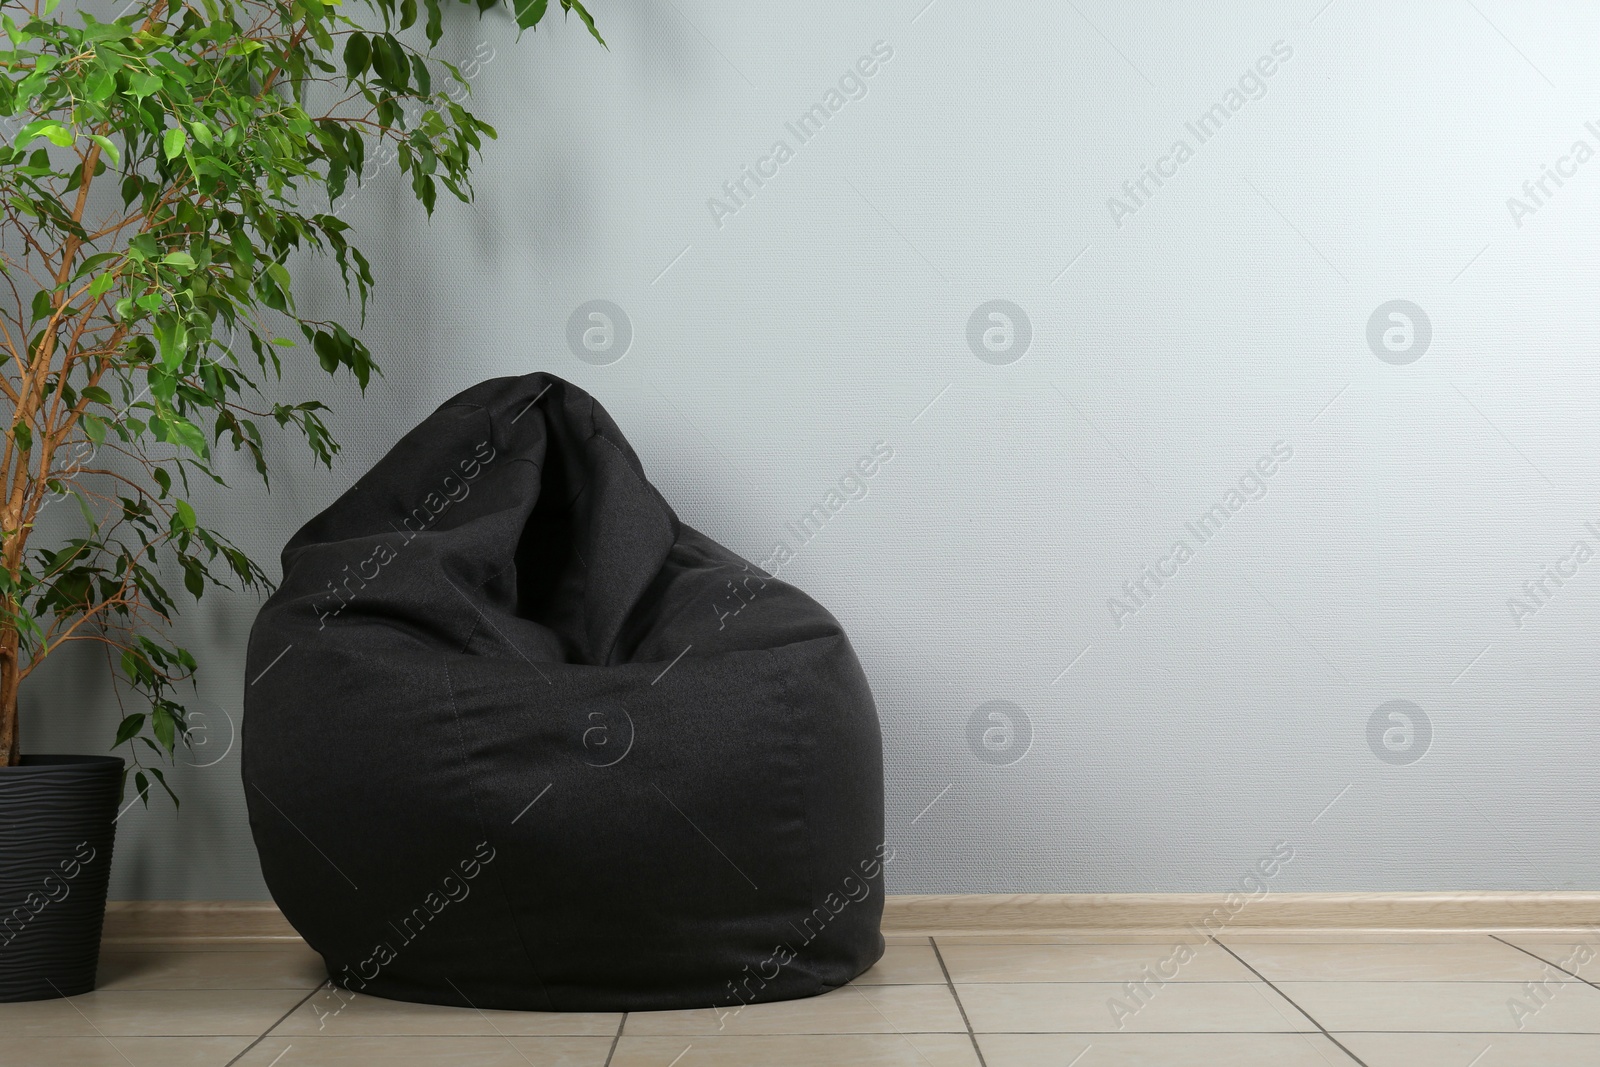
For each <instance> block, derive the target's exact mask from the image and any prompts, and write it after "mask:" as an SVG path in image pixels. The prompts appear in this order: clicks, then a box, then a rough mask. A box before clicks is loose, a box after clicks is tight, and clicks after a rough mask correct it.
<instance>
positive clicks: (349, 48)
mask: <svg viewBox="0 0 1600 1067" xmlns="http://www.w3.org/2000/svg"><path fill="white" fill-rule="evenodd" d="M371 62H372V44H371V42H369V41H368V40H367V35H366V34H364V33H352V34H351V35H350V36H349V38H348V39H347V40H346V41H345V42H344V73H345V78H346V80H347V81H355V80H356V79H357V78H359V77H361V75H363V74H365V73H366V72H367V65H368V64H369V63H371Z"/></svg>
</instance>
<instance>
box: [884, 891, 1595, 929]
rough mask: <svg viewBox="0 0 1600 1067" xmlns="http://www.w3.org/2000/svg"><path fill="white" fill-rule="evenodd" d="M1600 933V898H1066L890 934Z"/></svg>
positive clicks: (994, 901)
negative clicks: (1599, 927) (1599, 928)
mask: <svg viewBox="0 0 1600 1067" xmlns="http://www.w3.org/2000/svg"><path fill="white" fill-rule="evenodd" d="M1595 924H1600V893H1513V892H1504V893H1502V892H1470V893H1467V892H1463V893H1267V894H1265V895H1264V896H1260V897H1257V898H1250V897H1248V896H1246V895H1244V894H1229V893H1059V894H1048V895H1038V894H991V893H969V894H959V895H948V896H891V897H889V899H888V901H887V903H886V905H885V907H884V913H883V928H884V930H885V932H893V933H904V932H922V931H925V930H928V931H935V930H944V931H950V932H957V931H985V930H988V931H996V932H1002V931H1003V932H1013V933H1015V932H1031V931H1049V930H1108V929H1119V930H1136V929H1147V928H1148V929H1186V928H1188V927H1191V926H1194V927H1199V928H1201V929H1210V930H1217V929H1224V928H1226V929H1241V928H1250V929H1273V928H1280V929H1281V928H1284V927H1296V928H1309V929H1319V928H1320V929H1341V928H1358V927H1367V928H1382V929H1443V930H1456V929H1472V928H1485V927H1488V928H1520V927H1563V928H1569V927H1578V926H1591V925H1595Z"/></svg>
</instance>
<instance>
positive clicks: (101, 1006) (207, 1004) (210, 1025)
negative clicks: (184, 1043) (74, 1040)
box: [0, 989, 306, 1052]
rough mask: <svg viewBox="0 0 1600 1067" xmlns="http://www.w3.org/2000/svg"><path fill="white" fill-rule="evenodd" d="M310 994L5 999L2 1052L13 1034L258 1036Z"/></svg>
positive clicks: (176, 992) (152, 992) (149, 993)
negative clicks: (25, 1000)
mask: <svg viewBox="0 0 1600 1067" xmlns="http://www.w3.org/2000/svg"><path fill="white" fill-rule="evenodd" d="M305 995H306V994H305V991H304V990H298V989H181V990H180V989H170V990H169V989H161V990H156V989H149V990H143V989H123V990H97V991H95V992H93V993H85V994H83V995H82V996H78V997H73V998H72V999H71V1000H59V999H58V1000H38V1001H32V1002H29V1003H23V1004H0V1052H3V1050H4V1039H7V1038H12V1037H98V1036H101V1035H105V1036H107V1037H113V1038H115V1037H124V1036H127V1037H202V1036H210V1035H216V1036H222V1035H229V1034H240V1035H247V1036H249V1037H252V1038H253V1037H256V1036H257V1035H259V1034H262V1033H264V1032H265V1031H266V1029H267V1028H268V1027H269V1026H271V1025H272V1024H273V1023H275V1022H277V1021H278V1020H279V1019H280V1018H282V1017H283V1015H284V1013H285V1012H287V1011H288V1010H289V1009H290V1008H292V1007H294V1006H295V1005H296V1004H297V1003H299V1002H300V1000H301V998H303V997H304V996H305Z"/></svg>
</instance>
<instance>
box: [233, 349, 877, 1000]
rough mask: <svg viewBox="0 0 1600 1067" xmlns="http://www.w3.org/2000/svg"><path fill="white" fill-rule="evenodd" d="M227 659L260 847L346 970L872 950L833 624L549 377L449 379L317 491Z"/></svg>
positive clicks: (500, 981) (533, 993) (374, 979)
mask: <svg viewBox="0 0 1600 1067" xmlns="http://www.w3.org/2000/svg"><path fill="white" fill-rule="evenodd" d="M245 682H246V686H245V723H244V733H243V775H244V786H245V792H246V794H247V796H248V799H249V807H250V825H251V829H252V831H253V833H254V836H255V841H256V847H257V849H258V851H259V853H260V857H261V868H262V872H263V873H264V874H265V876H266V880H267V884H268V886H269V887H270V888H271V891H272V894H273V897H274V899H275V900H276V901H277V902H278V904H279V906H280V907H281V908H282V909H283V912H284V914H285V915H286V916H287V917H288V919H289V921H290V922H291V923H293V924H294V926H295V928H296V929H297V930H299V931H300V933H301V934H302V935H303V936H304V937H305V939H306V941H307V942H309V943H310V945H311V946H312V947H313V948H315V949H316V950H317V951H318V952H319V953H321V954H322V956H323V957H324V959H325V960H326V962H327V965H328V970H329V973H330V975H331V976H332V977H333V978H334V980H335V981H336V982H337V983H338V984H340V985H343V986H345V987H347V988H349V989H353V990H357V991H360V992H364V993H371V994H375V995H378V996H385V997H393V998H397V999H401V1000H413V1001H428V1002H435V1003H443V1004H468V1003H470V1004H473V1005H476V1006H477V1007H480V1008H520V1009H535V1010H568V1011H617V1010H648V1009H657V1008H685V1007H706V1006H721V1007H725V1008H735V1007H737V1006H739V1005H740V1004H742V1003H745V1002H751V1001H758V1000H781V999H787V998H793V997H803V996H810V995H813V994H817V993H822V992H825V991H827V990H829V989H832V988H836V987H838V986H840V985H842V984H844V983H846V982H848V981H849V980H851V979H852V978H854V977H855V976H856V975H858V974H860V973H861V972H862V971H863V970H865V969H866V968H868V967H870V966H871V965H872V964H873V963H874V962H875V961H876V960H877V959H878V958H879V956H880V955H881V953H882V950H883V940H882V938H881V937H880V936H879V932H878V925H879V918H880V915H881V911H882V905H883V877H882V874H883V863H884V862H885V860H886V855H885V849H884V846H883V776H882V775H883V772H882V756H881V740H880V735H879V728H878V720H877V715H876V713H875V711H874V708H873V703H872V696H871V693H870V691H869V689H868V686H867V681H866V678H865V676H864V675H863V673H862V670H861V667H860V664H859V663H858V662H857V660H856V657H855V654H854V652H853V651H852V650H851V648H850V644H849V641H848V640H847V639H846V637H845V635H844V633H843V632H842V631H841V629H840V627H839V624H838V623H837V622H836V621H835V620H834V618H833V617H832V616H831V615H830V614H829V613H828V612H827V611H826V610H825V609H823V608H822V607H821V606H820V605H818V604H817V603H816V602H815V601H813V600H812V599H811V598H810V597H808V596H806V595H805V594H804V593H802V592H800V591H799V590H797V589H795V588H793V587H792V586H789V585H786V584H784V583H783V582H781V581H778V580H776V579H774V578H772V577H770V576H767V575H765V574H764V573H763V572H762V571H760V570H758V569H756V568H754V567H752V566H751V565H750V564H748V563H746V562H745V561H744V560H742V559H740V558H739V557H738V556H737V555H735V554H734V553H733V552H731V551H729V550H728V549H726V548H724V547H722V546H721V545H719V544H717V543H716V542H714V541H712V540H711V539H709V538H708V537H706V536H705V535H703V534H701V533H699V532H698V531H696V530H694V529H691V528H690V527H688V526H686V525H684V524H683V523H681V522H679V521H678V519H677V516H676V515H674V514H673V511H672V509H671V508H670V507H669V506H668V505H667V503H666V501H665V500H663V499H662V497H661V495H660V494H659V493H658V492H656V490H655V489H654V488H653V487H652V486H651V485H650V483H649V482H648V481H647V480H646V478H645V475H644V471H643V468H642V467H641V465H640V463H639V459H638V457H637V456H636V455H635V454H634V452H633V450H632V449H631V448H630V447H629V445H628V443H627V441H626V440H625V439H624V438H623V436H622V433H621V431H620V430H618V428H617V426H616V424H615V423H614V422H613V421H612V420H611V418H610V416H608V415H607V414H606V412H605V411H604V410H603V409H602V408H601V407H600V405H599V404H598V403H597V402H596V401H595V400H594V399H593V398H592V397H590V396H589V395H588V394H587V393H585V392H583V391H582V390H580V389H578V388H576V387H575V386H573V385H571V384H569V383H567V382H564V381H562V380H561V379H559V378H555V377H552V376H550V375H547V374H532V375H528V376H526V377H522V378H498V379H494V380H492V381H488V382H484V383H483V384H481V385H478V386H475V387H474V388H472V389H469V390H467V391H466V392H464V393H462V394H461V395H459V396H457V397H456V398H455V399H453V400H451V401H449V402H448V403H446V404H445V405H443V406H442V407H441V408H439V410H438V411H436V412H435V413H434V414H433V415H431V416H430V417H429V418H428V419H426V420H425V421H424V422H423V423H422V424H421V425H420V426H418V427H417V428H416V429H414V430H413V431H411V432H410V433H408V434H407V435H406V436H405V437H404V438H402V439H401V441H400V442H399V443H398V444H397V445H395V447H394V448H393V450H392V451H390V453H389V454H388V455H387V456H385V457H384V458H383V459H382V460H381V461H380V462H379V463H378V464H377V465H376V466H375V467H373V469H372V470H371V471H370V472H369V473H368V474H367V475H366V476H365V477H363V478H362V479H361V480H360V481H359V482H358V483H357V484H356V485H355V486H354V487H353V488H351V489H350V491H349V492H347V493H346V494H344V496H342V497H340V498H339V500H338V501H336V502H335V503H334V504H333V506H331V507H330V508H328V509H327V510H326V511H325V512H323V513H322V514H321V515H318V516H317V517H316V518H315V519H313V520H312V521H311V522H309V523H308V524H306V526H305V527H304V528H303V529H302V530H301V531H300V532H299V533H297V534H296V535H295V536H294V538H293V539H292V540H291V541H290V542H289V544H288V546H287V547H286V548H285V549H284V552H283V584H282V586H281V587H280V588H279V589H278V591H277V592H276V593H275V594H274V595H273V596H272V597H271V599H269V600H268V601H267V602H266V604H265V605H264V606H263V608H262V610H261V613H260V615H259V617H258V618H257V620H256V623H255V628H254V630H253V631H252V633H251V638H250V653H249V662H248V665H247V671H246V675H245Z"/></svg>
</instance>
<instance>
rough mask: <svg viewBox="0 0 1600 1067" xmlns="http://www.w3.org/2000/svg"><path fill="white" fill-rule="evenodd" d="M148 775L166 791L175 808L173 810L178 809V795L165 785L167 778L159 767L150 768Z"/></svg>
mask: <svg viewBox="0 0 1600 1067" xmlns="http://www.w3.org/2000/svg"><path fill="white" fill-rule="evenodd" d="M169 755H170V753H169ZM150 773H151V774H153V775H155V776H156V781H158V782H160V783H161V788H162V789H165V790H166V791H167V796H169V797H171V798H172V806H173V807H175V808H176V807H179V804H178V794H176V793H174V792H173V791H172V787H171V786H170V785H168V784H167V776H166V775H164V774H162V773H161V768H160V767H151V768H150Z"/></svg>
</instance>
